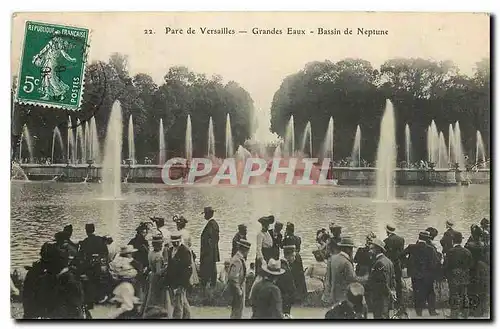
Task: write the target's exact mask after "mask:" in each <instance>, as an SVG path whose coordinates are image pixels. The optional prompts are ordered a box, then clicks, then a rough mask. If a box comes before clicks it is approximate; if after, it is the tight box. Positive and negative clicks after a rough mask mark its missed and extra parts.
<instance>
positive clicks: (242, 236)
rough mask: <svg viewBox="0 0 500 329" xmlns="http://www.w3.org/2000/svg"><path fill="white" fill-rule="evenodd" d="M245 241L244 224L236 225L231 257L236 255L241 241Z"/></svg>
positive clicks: (245, 230) (245, 231)
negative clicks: (236, 230)
mask: <svg viewBox="0 0 500 329" xmlns="http://www.w3.org/2000/svg"><path fill="white" fill-rule="evenodd" d="M246 239H247V226H246V225H245V224H240V225H238V232H237V233H236V234H235V235H234V237H233V245H232V249H231V257H233V256H234V255H236V253H237V252H238V249H239V243H238V242H240V241H241V240H246Z"/></svg>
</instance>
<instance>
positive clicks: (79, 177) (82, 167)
mask: <svg viewBox="0 0 500 329" xmlns="http://www.w3.org/2000/svg"><path fill="white" fill-rule="evenodd" d="M20 167H21V168H22V169H23V170H24V172H25V174H26V176H28V178H29V179H30V180H52V179H53V178H54V177H56V176H61V177H60V178H59V179H58V181H64V182H82V181H83V180H84V179H85V177H89V178H91V179H90V181H96V178H101V177H102V167H101V166H100V165H92V166H90V167H89V165H87V164H78V165H66V164H52V165H39V164H21V165H20ZM217 169H218V168H213V169H212V172H211V173H210V174H208V175H207V176H210V175H214V174H215V173H216V171H217ZM162 170H163V166H159V165H132V166H128V165H121V176H122V181H123V179H124V178H125V177H127V175H128V182H130V183H132V182H143V183H163V180H162V177H161V173H162ZM184 170H185V167H184V166H182V165H173V166H172V167H171V168H170V176H171V178H172V179H176V178H179V177H182V175H183V173H184ZM376 170H377V169H376V168H371V167H362V168H352V167H334V168H333V178H334V179H337V180H338V184H339V185H374V184H375V180H376ZM299 172H300V170H299ZM395 177H396V184H397V185H422V186H426V185H431V186H433V185H438V186H446V185H456V184H457V180H458V181H459V182H460V181H463V180H465V179H468V180H469V181H470V182H471V183H472V184H489V183H490V170H489V169H479V170H478V171H470V172H458V174H457V173H456V172H455V170H452V169H434V170H426V169H401V168H397V169H396V170H395ZM202 178H203V177H202Z"/></svg>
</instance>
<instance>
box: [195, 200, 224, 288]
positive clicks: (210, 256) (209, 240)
mask: <svg viewBox="0 0 500 329" xmlns="http://www.w3.org/2000/svg"><path fill="white" fill-rule="evenodd" d="M214 212H215V211H214V210H213V209H212V207H205V208H204V210H203V212H202V214H204V215H205V220H206V221H207V222H206V224H205V227H204V228H203V231H202V232H201V248H200V282H201V285H202V286H203V287H206V286H207V284H208V283H210V284H211V286H212V287H215V284H216V283H217V267H216V263H217V262H219V261H220V254H219V224H217V222H216V221H215V219H214Z"/></svg>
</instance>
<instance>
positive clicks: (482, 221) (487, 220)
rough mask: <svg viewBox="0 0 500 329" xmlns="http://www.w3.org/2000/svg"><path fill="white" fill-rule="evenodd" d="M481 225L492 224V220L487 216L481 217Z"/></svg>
mask: <svg viewBox="0 0 500 329" xmlns="http://www.w3.org/2000/svg"><path fill="white" fill-rule="evenodd" d="M479 224H480V225H490V220H489V219H487V218H483V219H481V222H480V223H479Z"/></svg>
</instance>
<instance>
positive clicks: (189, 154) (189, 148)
mask: <svg viewBox="0 0 500 329" xmlns="http://www.w3.org/2000/svg"><path fill="white" fill-rule="evenodd" d="M185 147H186V159H187V160H188V161H191V159H192V158H193V136H192V132H191V115H190V114H188V116H187V120H186V139H185Z"/></svg>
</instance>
